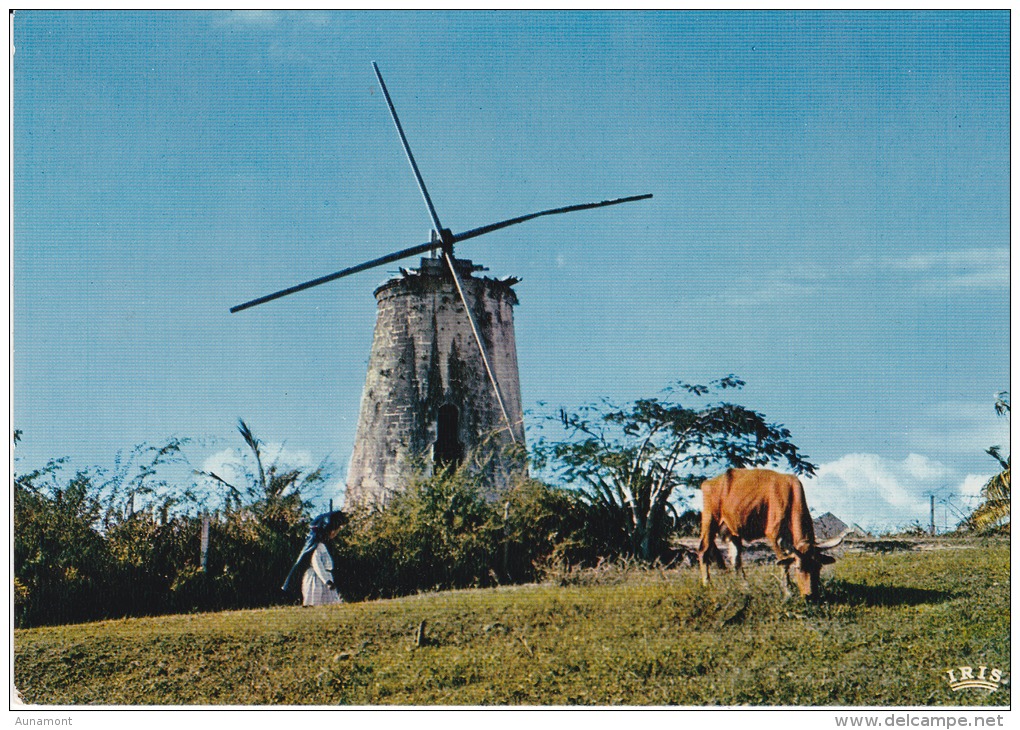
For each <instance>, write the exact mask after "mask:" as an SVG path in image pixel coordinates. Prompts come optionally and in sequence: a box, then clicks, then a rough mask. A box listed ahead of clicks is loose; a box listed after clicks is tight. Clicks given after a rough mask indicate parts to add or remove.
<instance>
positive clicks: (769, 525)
mask: <svg viewBox="0 0 1020 730" xmlns="http://www.w3.org/2000/svg"><path fill="white" fill-rule="evenodd" d="M782 534H783V515H782V513H778V514H772V513H770V514H769V516H768V521H767V522H766V525H765V537H766V538H768V541H769V544H770V545H771V546H772V551H773V552H774V553H775V554H776V560H777V561H778V562H779V570H780V571H781V572H780V574H779V586H780V587H781V588H782V589H783V595H784V596H786V597H787V598H789V597H790V588H791V587H792V586H793V580H792V579H791V578H790V553H789V552H788V551H787V550H785V549H784V548H783V546H782V543H781V542H780V538H781V536H782Z"/></svg>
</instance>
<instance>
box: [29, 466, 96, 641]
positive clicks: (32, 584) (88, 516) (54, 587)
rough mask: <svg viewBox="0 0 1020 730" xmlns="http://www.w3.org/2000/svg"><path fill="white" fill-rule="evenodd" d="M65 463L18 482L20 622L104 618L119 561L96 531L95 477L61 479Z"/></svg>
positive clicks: (82, 475)
mask: <svg viewBox="0 0 1020 730" xmlns="http://www.w3.org/2000/svg"><path fill="white" fill-rule="evenodd" d="M63 462H64V460H52V461H50V462H49V463H48V464H47V465H46V466H45V467H44V468H42V469H39V470H36V471H32V472H30V473H28V474H15V477H14V528H15V529H14V565H15V579H16V590H15V621H16V623H17V624H18V625H25V624H27V623H30V622H32V620H33V619H34V618H35V617H36V616H39V615H45V616H46V617H47V618H49V619H50V620H52V621H56V622H60V621H68V620H74V619H80V618H86V619H91V618H101V617H104V616H105V615H106V613H105V612H104V610H103V603H104V596H105V594H106V592H107V591H108V590H109V589H110V587H111V586H110V580H109V579H110V578H111V573H112V571H111V567H112V565H113V558H112V556H111V554H110V551H109V548H108V546H107V545H106V543H105V541H104V539H103V536H102V535H101V534H100V533H99V532H98V530H97V529H96V526H97V525H98V523H99V519H100V516H101V514H102V505H101V504H100V502H99V500H98V499H97V497H96V490H95V489H94V482H95V475H94V474H93V473H90V472H88V471H79V472H77V473H75V475H74V476H73V477H71V478H70V479H69V480H68V481H66V482H63V481H61V480H60V479H59V473H60V470H61V467H62V465H63Z"/></svg>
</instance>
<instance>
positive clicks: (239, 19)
mask: <svg viewBox="0 0 1020 730" xmlns="http://www.w3.org/2000/svg"><path fill="white" fill-rule="evenodd" d="M279 21H280V12H279V11H278V10H228V11H226V13H224V14H222V15H220V16H219V17H218V18H217V24H219V25H241V26H245V25H246V26H253V27H261V28H265V27H270V26H274V25H276V24H277V23H278V22H279Z"/></svg>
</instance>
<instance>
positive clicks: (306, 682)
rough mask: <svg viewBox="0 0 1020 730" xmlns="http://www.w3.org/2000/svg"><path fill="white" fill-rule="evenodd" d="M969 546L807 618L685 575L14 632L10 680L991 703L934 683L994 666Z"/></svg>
mask: <svg viewBox="0 0 1020 730" xmlns="http://www.w3.org/2000/svg"><path fill="white" fill-rule="evenodd" d="M984 542H985V543H987V544H979V542H978V541H977V540H976V539H974V538H970V541H969V542H964V541H957V542H954V545H953V547H954V549H945V550H924V551H912V552H905V553H894V554H888V555H859V554H852V553H851V554H847V555H845V556H843V557H842V558H841V559H840V560H839V561H838V562H837V563H836V564H835V565H834V566H832V567H831V568H827V569H826V572H825V573H823V576H824V580H825V586H824V587H825V597H824V599H823V601H821V602H820V603H818V604H809V603H804V602H802V601H799V600H790V601H785V600H783V598H782V596H781V593H780V589H779V583H778V582H777V581H776V579H775V576H776V568H775V567H774V566H765V565H760V566H759V565H748V566H747V576H748V583H749V585H748V586H744V585H742V584H741V582H740V581H739V580H737V579H736V578H735V577H734V576H732V575H727V576H725V578H724V579H721V580H719V581H717V582H715V583H714V584H713V585H712V586H711V587H710V588H704V587H702V586H701V585H700V581H699V578H698V575H697V571H696V570H692V569H683V570H677V571H666V572H665V573H662V572H660V571H659V570H654V569H651V570H649V569H646V570H638V569H636V568H632V569H631V570H630V571H629V572H628V573H627V575H626V576H621V573H622V572H623V571H622V570H621V571H615V572H614V571H611V570H607V571H606V576H605V580H603V581H601V582H596V583H595V584H593V585H576V586H567V587H559V586H554V585H532V586H520V587H512V588H511V587H501V588H496V589H492V588H489V589H484V590H470V591H452V592H444V593H439V594H430V595H422V596H412V597H405V598H399V599H394V600H386V601H378V602H371V603H359V604H346V605H339V606H328V607H321V608H316V609H301V608H297V607H276V608H269V609H260V610H256V611H241V612H228V613H218V614H203V615H199V616H181V617H169V618H166V617H164V618H159V619H136V620H133V621H130V622H122V621H112V622H104V623H100V624H90V625H79V626H61V627H46V628H39V629H31V630H27V631H22V630H19V631H16V632H15V633H14V683H15V685H16V686H17V688H18V690H19V691H20V692H21V693H22V695H23V697H24V699H25V701H27V702H38V703H55V704H102V705H107V704H109V705H120V704H127V705H140V704H146V705H147V704H154V705H156V704H158V705H177V704H181V705H206V704H209V705H212V704H216V705H249V704H257V705H275V706H279V705H299V704H301V705H304V704H309V705H320V706H327V707H329V706H333V707H335V706H338V705H356V706H358V705H360V706H364V705H383V704H387V705H389V704H393V705H445V706H470V705H513V706H546V705H551V706H565V705H578V704H579V705H598V706H616V705H631V706H637V705H682V706H684V705H686V706H704V705H713V706H718V705H721V706H735V705H745V704H746V705H772V706H775V705H796V706H817V705H826V706H857V707H859V706H869V707H875V706H917V705H924V706H960V705H970V706H989V705H997V706H1003V705H1008V704H1009V703H1010V698H1011V691H1010V689H1011V688H1010V687H1008V686H1006V685H1005V684H1004V685H1003V686H1002V687H1001V688H999V689H998V690H996V691H995V692H992V693H989V692H988V691H987V690H985V691H978V690H973V689H971V690H962V691H959V692H953V691H952V690H951V689H950V687H949V685H948V678H947V675H946V673H945V672H946V670H947V669H950V668H953V667H954V666H957V665H959V664H962V665H967V666H973V667H977V666H979V665H980V666H987V667H988V671H989V673H990V672H991V670H992V669H993V668H998V669H1000V670H1004V671H1007V672H1008V669H1009V664H1010V658H1011V650H1010V639H1009V636H1010V616H1011V612H1010V575H1009V571H1010V555H1009V552H1010V551H1009V545H1008V543H1007V542H1005V541H1003V540H1001V539H999V538H991V539H988V540H985V541H984ZM610 574H611V575H610ZM423 621H424V622H425V630H424V634H425V640H424V641H423V642H422V645H421V646H416V645H415V641H414V635H415V632H416V630H417V628H418V627H419V626H420V625H421V623H422V622H423ZM975 673H976V670H975ZM957 676H959V673H957ZM1006 677H1007V678H1008V674H1007V675H1006Z"/></svg>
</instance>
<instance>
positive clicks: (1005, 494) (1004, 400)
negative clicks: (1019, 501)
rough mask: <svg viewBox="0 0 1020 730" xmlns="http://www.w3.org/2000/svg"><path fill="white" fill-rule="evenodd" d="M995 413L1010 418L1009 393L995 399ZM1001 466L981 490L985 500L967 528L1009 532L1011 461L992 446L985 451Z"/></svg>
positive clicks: (997, 448) (1004, 392) (996, 447)
mask: <svg viewBox="0 0 1020 730" xmlns="http://www.w3.org/2000/svg"><path fill="white" fill-rule="evenodd" d="M995 412H996V413H997V414H998V415H1000V416H1006V417H1009V412H1010V411H1009V392H1008V391H1002V392H1001V393H999V394H998V395H997V397H996V399H995ZM985 453H987V454H988V455H989V456H991V457H992V458H993V459H995V461H996V462H998V464H999V468H1000V470H1001V471H1000V472H999V473H998V474H996V475H995V476H993V477H992V478H991V479H989V480H988V481H987V482H985V485H984V486H983V487H982V488H981V497H982V499H983V500H984V501H983V502H982V503H981V505H980V506H979V507H978V508H977V509H976V510H974V512H973V514H971V516H970V517H969V519H968V520H967V526H968V527H970V528H971V529H974V530H978V531H980V532H990V531H996V530H1005V531H1008V530H1009V524H1010V519H1009V517H1010V515H1009V503H1010V491H1009V486H1010V480H1009V460H1010V457H1009V456H1006V457H1003V456H1002V453H1001V447H999V446H991V447H989V448H988V449H986V450H985Z"/></svg>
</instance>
